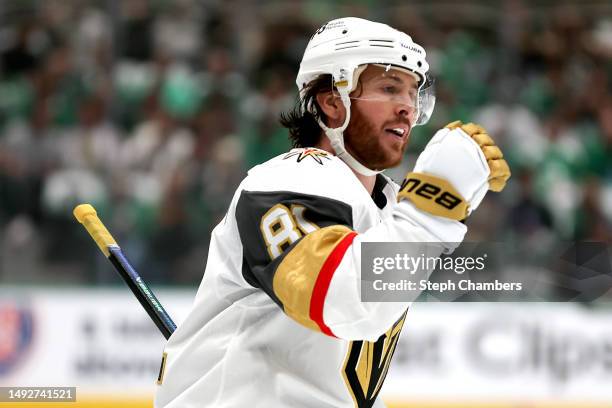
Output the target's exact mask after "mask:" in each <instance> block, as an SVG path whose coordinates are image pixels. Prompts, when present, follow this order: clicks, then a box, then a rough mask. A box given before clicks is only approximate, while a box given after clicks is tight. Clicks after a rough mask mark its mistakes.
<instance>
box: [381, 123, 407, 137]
mask: <svg viewBox="0 0 612 408" xmlns="http://www.w3.org/2000/svg"><path fill="white" fill-rule="evenodd" d="M385 132H387V133H389V134H391V135H393V136H395V137H397V138H399V139H402V140H403V139H406V138H407V137H408V133H409V132H410V129H409V127H408V126H393V127H388V128H385Z"/></svg>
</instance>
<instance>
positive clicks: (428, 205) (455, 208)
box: [397, 172, 469, 221]
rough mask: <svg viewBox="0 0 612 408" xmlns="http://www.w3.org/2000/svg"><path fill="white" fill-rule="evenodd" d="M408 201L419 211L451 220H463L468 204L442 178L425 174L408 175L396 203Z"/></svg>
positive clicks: (466, 214) (466, 213)
mask: <svg viewBox="0 0 612 408" xmlns="http://www.w3.org/2000/svg"><path fill="white" fill-rule="evenodd" d="M403 199H407V200H410V202H412V204H413V205H414V206H415V207H416V208H418V209H419V210H422V211H425V212H427V213H429V214H432V215H436V216H438V217H444V218H449V219H451V220H456V221H461V220H464V219H465V218H466V217H467V216H468V214H469V204H468V202H467V201H466V200H465V198H463V196H461V194H459V192H458V191H457V190H456V189H455V188H454V187H453V186H452V184H450V183H449V182H448V181H446V180H445V179H443V178H440V177H436V176H432V175H430V174H426V173H414V172H413V173H408V174H407V175H406V178H405V179H404V182H403V183H402V186H401V187H400V191H399V193H398V194H397V201H398V202H399V201H401V200H403Z"/></svg>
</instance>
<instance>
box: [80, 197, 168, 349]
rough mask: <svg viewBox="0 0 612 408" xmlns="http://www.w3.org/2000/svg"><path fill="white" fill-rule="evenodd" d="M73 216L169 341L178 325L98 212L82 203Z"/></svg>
mask: <svg viewBox="0 0 612 408" xmlns="http://www.w3.org/2000/svg"><path fill="white" fill-rule="evenodd" d="M73 214H74V216H75V218H76V219H77V220H78V221H79V222H80V223H81V224H83V226H84V227H85V229H86V230H87V232H88V233H89V235H90V236H91V237H92V238H93V240H94V241H96V244H98V248H100V250H101V251H102V253H103V254H104V255H105V256H106V257H107V258H108V260H109V261H111V263H112V264H113V266H114V267H115V269H116V270H117V272H119V275H121V277H122V278H123V280H124V281H125V283H126V284H127V285H128V287H129V288H130V289H131V290H132V293H133V294H134V295H135V296H136V299H138V301H139V302H140V304H141V305H142V307H143V308H144V310H145V311H146V312H147V314H148V315H149V317H150V318H151V319H152V320H153V322H154V323H155V325H156V326H157V328H158V329H159V330H160V331H161V332H162V334H163V335H164V337H165V338H166V339H168V338H169V337H170V335H171V334H172V332H174V330H176V324H174V322H173V321H172V319H171V318H170V316H169V315H168V313H167V312H166V311H165V310H164V308H163V306H162V305H161V303H159V301H158V300H157V298H156V297H155V295H154V294H153V292H152V291H151V289H149V286H147V284H146V283H145V282H144V281H143V280H142V278H141V277H140V275H138V272H136V270H135V269H134V268H133V267H132V265H130V262H129V261H128V260H127V258H126V257H125V255H123V252H122V251H121V248H120V247H119V245H117V242H116V241H115V239H114V238H113V237H112V236H111V234H110V233H109V232H108V230H107V229H106V227H105V226H104V224H102V221H100V219H99V218H98V214H97V213H96V210H94V208H93V207H92V206H91V205H89V204H81V205H78V206H76V207H75V208H74V211H73Z"/></svg>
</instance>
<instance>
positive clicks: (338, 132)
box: [317, 87, 383, 176]
mask: <svg viewBox="0 0 612 408" xmlns="http://www.w3.org/2000/svg"><path fill="white" fill-rule="evenodd" d="M338 93H339V94H340V99H341V100H342V103H343V104H344V108H345V110H346V117H345V118H344V123H343V124H342V125H341V126H340V127H337V128H333V129H332V128H329V127H327V126H326V125H325V123H323V121H322V120H321V119H317V122H318V123H319V126H321V129H323V131H324V132H325V135H326V136H327V138H328V139H329V141H330V144H331V146H332V148H333V149H334V151H335V152H336V156H338V157H339V158H340V159H341V160H342V161H343V162H345V163H346V164H347V165H348V166H349V167H350V168H351V169H353V170H354V171H356V172H357V173H359V174H361V175H363V176H375V175H377V174H378V173H381V172H382V171H383V170H372V169H369V168H367V167H366V166H364V165H363V164H361V163H360V162H359V161H358V160H357V159H355V158H354V157H353V156H351V154H350V153H349V152H348V151H347V150H346V147H345V146H344V131H345V130H346V128H347V127H348V124H349V122H350V120H351V99H350V98H349V92H348V89H347V88H346V87H343V88H339V89H338Z"/></svg>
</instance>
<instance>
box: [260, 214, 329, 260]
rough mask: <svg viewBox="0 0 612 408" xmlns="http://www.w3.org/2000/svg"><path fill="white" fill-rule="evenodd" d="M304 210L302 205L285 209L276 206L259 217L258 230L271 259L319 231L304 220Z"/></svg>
mask: <svg viewBox="0 0 612 408" xmlns="http://www.w3.org/2000/svg"><path fill="white" fill-rule="evenodd" d="M305 210H306V207H304V206H303V205H298V204H292V205H291V207H290V208H287V206H285V205H283V204H276V205H275V206H274V207H272V208H270V209H269V210H268V211H267V212H266V213H265V214H264V215H263V216H262V217H261V223H260V225H259V229H260V230H261V234H262V236H263V238H264V241H266V247H267V249H268V254H270V258H271V259H274V258H276V257H277V256H279V255H280V254H282V253H283V250H285V249H286V248H287V247H288V246H289V245H291V244H293V243H294V242H295V241H297V240H298V239H300V238H302V236H304V235H306V234H309V233H311V232H313V231H316V230H317V229H319V227H318V226H316V225H315V224H313V223H311V222H309V221H307V220H306V219H305V218H304V211H305Z"/></svg>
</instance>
